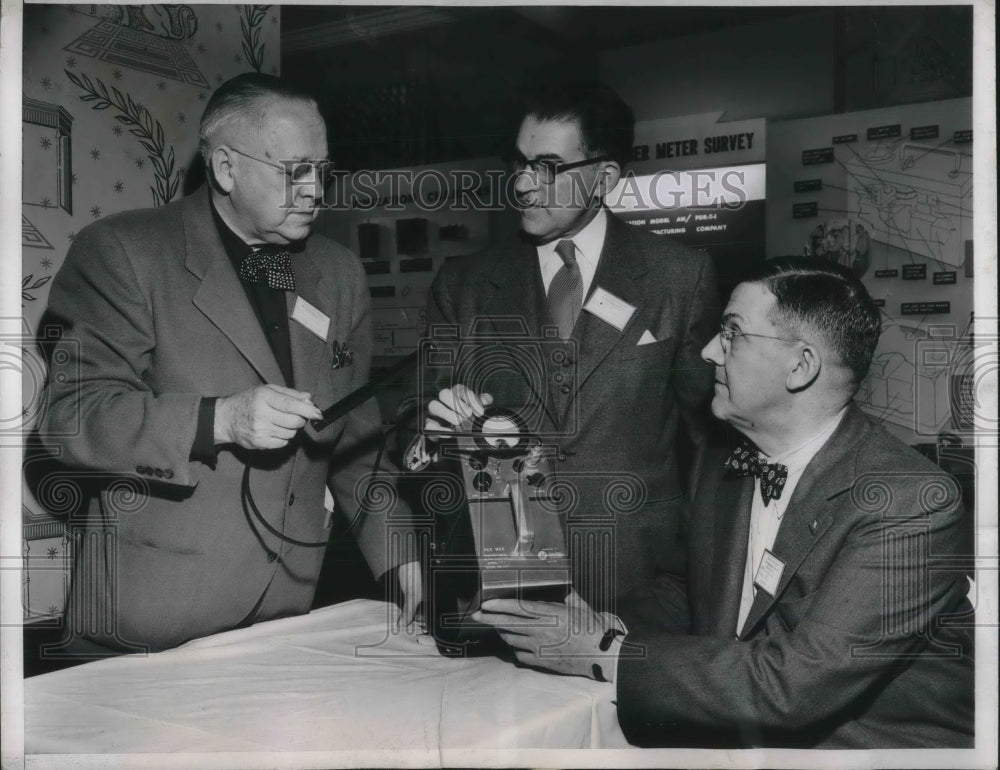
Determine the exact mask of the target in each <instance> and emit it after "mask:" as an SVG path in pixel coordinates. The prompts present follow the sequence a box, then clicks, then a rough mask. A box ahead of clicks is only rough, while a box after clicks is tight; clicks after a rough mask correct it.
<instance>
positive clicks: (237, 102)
mask: <svg viewBox="0 0 1000 770" xmlns="http://www.w3.org/2000/svg"><path fill="white" fill-rule="evenodd" d="M275 99H288V100H291V101H298V102H305V103H308V104H312V105H315V104H316V100H315V99H314V98H313V97H312V96H311V95H310V94H309V93H307V92H305V91H303V90H301V89H299V88H296V87H294V86H290V85H288V84H287V83H285V82H284V81H283V80H281V78H277V77H275V76H274V75H263V74H261V73H259V72H245V73H243V74H242V75H237V76H236V77H234V78H231V79H229V80H227V81H226V82H225V83H223V84H222V85H221V86H219V87H218V88H217V89H215V93H213V94H212V96H211V98H210V99H209V100H208V104H207V105H206V106H205V112H203V113H202V116H201V125H200V127H199V129H198V149H199V151H200V152H201V155H202V157H203V158H204V159H205V162H206V163H208V156H209V155H210V154H211V152H212V149H213V147H212V136H213V135H214V134H215V133H216V131H218V129H219V128H220V127H222V126H224V125H228V124H230V123H234V122H235V123H239V124H241V126H242V127H244V128H246V129H250V130H257V131H259V130H260V129H261V126H262V121H263V111H262V110H261V106H262V105H263V104H264V103H266V102H269V101H272V100H275Z"/></svg>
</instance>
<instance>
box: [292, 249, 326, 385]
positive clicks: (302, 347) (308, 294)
mask: <svg viewBox="0 0 1000 770" xmlns="http://www.w3.org/2000/svg"><path fill="white" fill-rule="evenodd" d="M292 265H293V266H294V270H295V291H294V292H287V297H286V301H287V306H288V319H289V320H288V342H289V345H290V346H291V353H292V373H293V375H294V377H295V388H296V389H297V390H303V391H306V392H309V393H314V392H315V387H316V383H317V381H318V379H319V375H320V373H321V371H322V367H321V366H320V364H321V363H322V358H323V353H324V351H325V350H326V347H327V345H329V344H330V340H331V339H332V338H331V334H332V329H333V325H334V321H333V318H331V319H330V330H328V331H327V335H326V339H320V337H319V336H317V335H316V334H313V333H312V332H311V331H309V329H307V328H306V327H305V326H304V325H303V324H301V323H299V322H298V321H295V320H293V319H292V311H293V310H294V309H295V303H296V301H298V299H299V298H300V297H301V298H302V299H303V300H305V301H306V302H308V303H309V304H310V305H312V306H313V307H314V308H316V309H317V310H320V311H321V312H324V313H326V310H327V309H329V308H327V307H326V303H324V302H323V300H322V299H321V298H322V297H323V296H326V295H325V294H324V289H325V284H324V280H323V273H322V272H321V271H320V270H319V269H318V268H317V266H316V263H315V261H314V257H313V255H312V254H311V253H310V252H309V249H308V247H307V248H306V249H305V250H303V251H302V252H301V253H299V254H294V255H293V256H292Z"/></svg>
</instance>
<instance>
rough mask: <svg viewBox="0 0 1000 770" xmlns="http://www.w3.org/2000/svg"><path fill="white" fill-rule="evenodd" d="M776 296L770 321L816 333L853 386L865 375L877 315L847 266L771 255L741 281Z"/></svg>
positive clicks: (879, 323)
mask: <svg viewBox="0 0 1000 770" xmlns="http://www.w3.org/2000/svg"><path fill="white" fill-rule="evenodd" d="M747 280H748V281H750V282H753V283H760V284H762V285H763V286H765V287H766V288H767V289H768V290H769V291H770V292H771V293H772V294H774V296H775V297H776V298H777V301H776V302H775V309H774V312H773V313H772V317H771V321H772V322H773V323H774V324H775V325H776V326H780V327H784V328H785V329H788V330H796V331H794V333H795V334H796V335H800V336H805V337H808V334H802V333H801V332H799V331H797V328H798V327H802V326H806V327H808V329H809V333H818V334H820V335H821V336H822V337H823V338H824V341H825V342H826V343H827V345H828V346H829V347H830V349H832V350H833V351H834V352H835V353H836V354H837V356H838V357H839V358H840V363H841V364H843V365H844V366H846V367H847V368H848V369H850V371H851V373H852V380H853V383H854V385H855V386H858V385H860V384H861V381H862V380H863V379H864V378H865V376H866V375H867V374H868V368H869V367H870V366H871V362H872V356H873V355H874V354H875V346H876V345H877V344H878V338H879V334H880V333H881V331H882V316H881V313H880V312H879V309H878V307H877V306H876V304H875V301H874V300H873V299H872V297H871V295H870V294H869V293H868V289H867V288H865V285H864V284H863V283H862V282H861V279H860V278H858V276H857V275H855V274H854V273H853V272H852V271H851V270H850V269H848V268H846V267H844V266H843V265H840V264H837V263H836V262H830V261H827V260H824V259H816V258H813V257H777V258H776V259H772V260H769V261H768V262H766V263H765V264H764V267H763V268H762V269H761V270H760V271H759V272H758V273H756V274H755V275H754V276H752V277H750V278H748V279H747Z"/></svg>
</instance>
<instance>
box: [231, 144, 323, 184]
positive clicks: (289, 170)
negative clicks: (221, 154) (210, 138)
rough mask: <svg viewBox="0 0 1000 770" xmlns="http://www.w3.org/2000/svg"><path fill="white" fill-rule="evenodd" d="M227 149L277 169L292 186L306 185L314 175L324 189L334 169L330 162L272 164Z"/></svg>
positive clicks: (232, 148)
mask: <svg viewBox="0 0 1000 770" xmlns="http://www.w3.org/2000/svg"><path fill="white" fill-rule="evenodd" d="M229 149H230V150H232V151H233V152H235V153H236V154H237V155H242V156H243V157H244V158H250V160H255V161H257V162H258V163H264V164H265V165H268V166H271V167H273V168H276V169H278V171H280V172H281V173H282V174H284V175H285V176H287V177H288V179H289V180H290V181H291V183H292V184H306V183H308V182H309V181H311V180H312V178H313V174H316V178H317V179H318V180H319V181H320V183H321V184H322V185H323V186H324V187H325V186H326V184H327V182H329V181H330V179H331V178H332V176H333V170H334V169H333V161H331V160H297V161H294V162H291V161H290V162H287V163H273V162H271V161H269V160H264V159H263V158H258V157H257V156H256V155H251V154H250V153H248V152H243V150H237V149H236V148H235V147H229Z"/></svg>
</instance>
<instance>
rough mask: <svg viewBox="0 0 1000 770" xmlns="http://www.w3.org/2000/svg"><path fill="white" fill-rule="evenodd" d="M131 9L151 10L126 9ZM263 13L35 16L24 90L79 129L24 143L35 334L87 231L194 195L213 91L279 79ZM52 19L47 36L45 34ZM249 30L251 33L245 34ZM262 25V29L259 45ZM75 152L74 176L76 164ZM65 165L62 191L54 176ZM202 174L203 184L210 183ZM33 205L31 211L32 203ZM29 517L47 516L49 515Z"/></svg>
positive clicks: (168, 9) (33, 612)
mask: <svg viewBox="0 0 1000 770" xmlns="http://www.w3.org/2000/svg"><path fill="white" fill-rule="evenodd" d="M133 7H134V8H136V9H140V8H141V9H142V10H141V11H136V12H133V11H132V10H124V9H128V8H133ZM264 7H266V8H270V9H275V8H277V7H278V6H276V5H271V6H264ZM88 8H89V9H91V10H89V11H88V10H87V9H88ZM230 8H231V10H230ZM261 8H262V6H249V5H247V6H230V7H225V6H221V5H218V6H212V5H206V6H201V7H199V6H192V7H188V6H150V5H145V6H118V7H117V9H118V11H119V13H121V14H122V16H123V19H122V20H119V21H115V19H114V18H113V17H114V16H115V12H116V11H115V7H113V6H108V5H98V6H82V5H81V6H72V7H71V6H66V5H53V6H50V7H49V8H46V9H45V11H44V12H42V11H38V12H37V13H36V15H34V17H33V18H34V20H33V21H31V23H30V29H31V39H32V42H31V44H30V46H28V47H26V48H25V51H24V73H23V91H24V93H25V94H27V95H29V96H32V97H35V98H36V99H39V98H40V99H44V100H46V101H51V102H53V103H54V104H53V105H52V109H53V110H60V112H59V114H60V115H61V114H62V113H61V111H62V110H65V111H66V114H67V115H68V118H67V121H68V120H70V119H71V120H72V124H71V125H72V137H71V144H70V142H69V129H65V130H64V129H61V128H60V129H59V130H60V131H62V133H58V132H57V130H56V128H50V127H48V126H49V124H48V123H44V124H39V126H41V127H34V128H32V129H31V132H30V133H29V132H27V131H26V132H25V134H24V145H25V150H24V153H23V154H24V159H25V163H24V169H25V172H26V173H29V174H34V178H36V179H37V180H38V182H37V184H35V185H34V187H33V188H32V189H31V191H30V204H31V205H34V206H36V208H34V209H31V208H25V209H24V210H25V211H28V212H29V216H32V217H33V218H35V219H36V221H37V222H38V224H39V226H40V227H41V228H42V230H43V231H44V235H43V234H42V232H39V231H38V230H37V229H36V228H35V227H34V226H33V225H31V224H30V223H29V224H27V225H25V228H26V229H25V232H28V231H30V233H29V235H30V240H31V243H30V244H29V243H24V244H22V245H23V247H24V248H22V252H21V255H22V265H23V269H22V277H28V276H30V278H29V280H28V281H27V282H26V283H23V284H22V291H23V293H24V294H23V296H22V308H23V310H22V315H23V316H24V317H25V318H27V319H28V323H29V324H31V325H35V324H37V323H38V321H39V319H40V318H41V315H42V313H43V312H44V309H45V305H46V303H47V301H48V292H49V290H50V287H51V282H52V280H54V278H53V277H54V276H55V275H56V274H57V271H58V270H59V269H60V266H61V264H62V262H63V260H64V258H65V255H66V253H67V249H70V248H72V245H73V243H74V242H75V239H76V236H77V235H78V234H79V233H80V232H83V230H84V228H85V227H87V226H89V223H91V222H94V221H96V220H99V219H101V218H102V217H106V216H108V215H111V214H115V213H117V212H119V211H122V210H125V209H132V208H137V207H142V206H148V205H150V202H149V200H148V199H146V200H145V201H144V200H143V199H144V198H145V196H146V194H147V193H146V192H145V191H146V190H147V189H148V190H150V191H151V192H152V194H153V205H162V204H163V203H166V202H167V201H168V200H172V199H173V198H175V197H178V196H179V195H180V188H181V186H184V187H185V189H187V185H188V184H189V183H192V182H194V180H193V179H191V180H186V174H187V171H188V170H189V169H188V168H186V167H185V166H183V165H181V164H180V163H179V162H178V161H190V162H191V163H192V165H191V168H190V170H191V171H192V176H195V175H194V173H193V172H194V170H195V168H196V166H195V164H196V163H197V164H198V170H199V171H200V161H198V160H197V159H196V158H197V156H196V144H197V131H196V128H197V120H198V116H199V115H200V114H201V112H202V110H203V109H204V107H205V104H206V102H207V101H208V100H209V99H210V98H211V95H212V92H213V90H214V89H215V88H216V86H217V85H219V84H222V83H224V82H225V81H226V80H228V79H229V78H231V77H233V76H235V75H237V74H240V73H241V72H246V71H250V70H252V69H257V71H262V72H263V71H270V72H274V73H277V71H278V70H279V68H278V67H277V66H274V65H277V64H278V58H277V57H278V53H279V50H280V49H279V48H278V45H279V31H280V21H281V20H280V15H279V14H278V13H276V12H275V11H273V10H269V11H268V12H267V13H265V14H261V13H260V9H261ZM255 12H256V13H257V14H259V15H260V22H259V24H257V23H256V22H255V21H254V19H253V14H254V13H255ZM135 13H144V14H145V15H146V18H147V20H149V21H152V23H153V27H152V28H149V27H148V26H147V27H136V26H134V25H131V19H133V18H134V15H135ZM154 13H155V14H156V16H157V17H158V18H154V16H153V14H154ZM124 14H127V15H128V19H124ZM185 14H187V16H185ZM232 14H235V17H236V20H237V21H239V22H240V24H237V23H234V18H233V15H232ZM29 16H30V14H26V17H25V24H26V27H25V35H26V36H27V35H28V34H29V26H28V23H29V21H30V19H29ZM88 17H90V18H88ZM175 17H176V18H177V19H178V20H179V21H180V22H181V23H180V24H179V25H175V24H174V20H175ZM188 17H190V18H188ZM43 19H44V20H45V22H46V25H45V29H40V27H41V26H42V24H43ZM247 20H250V21H251V23H250V24H249V25H245V26H246V28H245V29H241V25H244V24H245V22H246V21H247ZM130 25H131V26H130ZM156 25H159V26H158V27H157V26H156ZM258 27H261V28H263V31H262V32H261V33H260V34H259V38H257V39H255V37H254V32H255V30H256V29H257V28H258ZM49 28H51V29H49ZM67 41H69V42H68V44H67ZM265 43H266V51H265V50H264V44H265ZM246 46H249V47H250V50H249V51H248V50H247V48H246ZM255 55H256V56H257V60H256V64H255V60H254V56H255ZM60 62H61V63H62V65H63V66H62V67H60V66H59V64H60ZM53 65H55V67H53ZM99 81H103V83H100V84H99ZM32 91H34V92H35V93H33V94H32V93H31V92H32ZM168 92H169V96H168ZM43 94H45V95H44V96H43ZM122 116H125V117H126V118H127V120H122ZM129 120H131V121H134V122H128V121H129ZM60 125H61V124H60ZM109 134H110V135H109ZM29 148H30V152H29ZM69 152H71V155H72V160H74V161H75V162H76V163H75V165H76V166H77V169H76V170H74V169H73V168H72V166H71V165H70V164H69V163H68V161H69V159H70V157H71V156H70V154H69ZM60 158H61V159H62V165H61V166H60V169H61V174H62V176H60V177H59V182H58V184H57V183H55V182H54V181H53V180H54V179H55V177H54V176H53V175H52V173H50V172H52V171H53V169H55V163H56V160H57V159H60ZM29 161H30V162H29ZM87 161H89V163H88V162H87ZM133 164H134V165H133ZM55 170H57V171H58V170H59V169H55ZM42 171H44V173H42ZM76 171H79V174H77V173H76ZM167 173H169V177H168V176H167V175H166V174H167ZM154 176H155V179H156V183H157V184H161V182H162V185H161V186H160V187H159V188H156V187H154V186H153V185H154ZM197 176H198V177H199V180H200V179H201V174H200V173H199V174H198V175H197ZM70 191H71V194H70ZM126 193H127V194H126ZM25 201H26V203H25V205H28V203H27V201H28V198H25ZM67 201H68V202H67ZM72 203H75V204H76V205H75V206H72ZM67 206H71V208H67ZM32 211H34V212H36V213H35V214H31V213H30V212H32ZM46 237H48V240H46ZM49 241H51V243H50V242H49ZM25 295H26V296H25ZM25 419H27V416H26V417H25ZM31 513H32V515H39V516H44V514H43V512H41V511H37V512H31ZM44 545H45V546H49V545H52V543H46V544H44ZM35 553H36V554H37V555H36V556H35V559H36V560H45V559H46V558H48V559H54V561H48V562H45V563H47V564H49V569H51V568H52V565H53V564H58V561H57V560H60V559H64V558H66V553H65V551H64V548H63V547H62V546H60V547H59V548H58V549H57V551H56V555H55V556H54V557H53V555H52V553H53V552H52V551H51V550H48V551H46V549H45V548H44V547H43V548H39V549H36V551H35ZM32 598H34V597H32ZM47 606H48V610H47V611H48V613H49V614H50V616H53V617H57V616H58V615H59V614H61V613H62V596H61V595H60V596H59V597H58V598H57V597H56V596H54V595H53V596H48V595H46V594H44V592H43V593H41V594H39V596H38V598H35V600H34V601H33V602H28V603H27V605H26V607H25V610H26V612H27V613H28V614H29V615H30V616H32V617H44V616H45V614H46V607H47Z"/></svg>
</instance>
